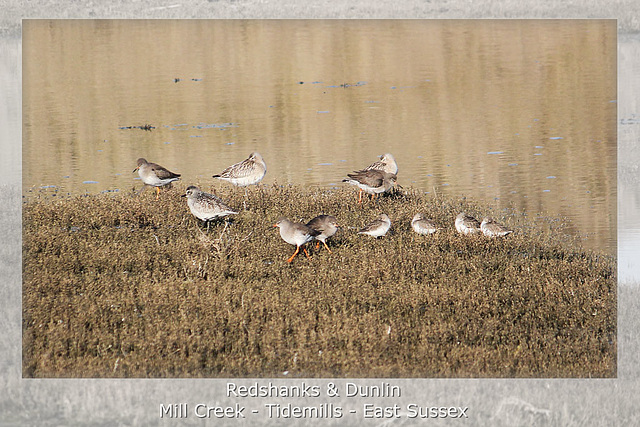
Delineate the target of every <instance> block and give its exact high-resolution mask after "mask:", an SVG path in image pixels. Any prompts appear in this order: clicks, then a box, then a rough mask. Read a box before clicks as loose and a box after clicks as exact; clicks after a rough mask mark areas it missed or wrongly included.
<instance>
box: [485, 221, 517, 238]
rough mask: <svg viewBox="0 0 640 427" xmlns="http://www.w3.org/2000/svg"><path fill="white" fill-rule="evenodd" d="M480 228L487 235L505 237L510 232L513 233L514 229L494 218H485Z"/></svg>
mask: <svg viewBox="0 0 640 427" xmlns="http://www.w3.org/2000/svg"><path fill="white" fill-rule="evenodd" d="M480 229H481V230H482V234H484V235H485V236H487V237H503V236H506V235H507V234H509V233H513V230H509V229H507V228H506V227H504V226H503V225H500V224H498V223H497V222H495V221H494V220H493V218H488V217H487V218H485V219H483V220H482V224H480Z"/></svg>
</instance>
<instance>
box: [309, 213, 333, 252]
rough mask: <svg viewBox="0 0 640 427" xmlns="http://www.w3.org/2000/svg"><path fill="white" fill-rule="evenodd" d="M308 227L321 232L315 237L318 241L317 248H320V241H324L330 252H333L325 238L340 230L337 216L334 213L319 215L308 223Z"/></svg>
mask: <svg viewBox="0 0 640 427" xmlns="http://www.w3.org/2000/svg"><path fill="white" fill-rule="evenodd" d="M307 227H309V228H311V229H313V230H315V231H317V232H318V233H320V234H318V235H317V236H315V239H316V240H317V241H318V244H317V245H316V249H318V247H319V246H320V242H322V244H323V245H324V247H325V248H327V250H328V251H329V253H332V252H331V249H329V246H327V242H326V241H325V240H327V239H328V238H329V237H331V236H333V235H334V234H336V231H338V220H337V219H336V217H334V216H332V215H318V216H317V217H315V218H313V219H312V220H311V221H309V222H308V223H307Z"/></svg>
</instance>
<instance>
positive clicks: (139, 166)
mask: <svg viewBox="0 0 640 427" xmlns="http://www.w3.org/2000/svg"><path fill="white" fill-rule="evenodd" d="M138 169H140V166H138V167H137V168H135V169H134V170H133V172H136V171H137V170H138ZM133 172H131V173H133Z"/></svg>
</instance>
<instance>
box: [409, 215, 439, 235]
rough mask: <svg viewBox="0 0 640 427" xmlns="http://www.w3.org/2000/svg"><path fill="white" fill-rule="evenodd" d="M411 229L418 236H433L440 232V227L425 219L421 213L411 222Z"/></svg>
mask: <svg viewBox="0 0 640 427" xmlns="http://www.w3.org/2000/svg"><path fill="white" fill-rule="evenodd" d="M411 228H413V231H415V232H416V233H418V234H432V233H435V232H436V231H438V230H439V228H438V226H437V225H436V224H435V223H434V222H433V221H431V220H430V219H427V218H425V216H424V215H423V214H421V213H417V214H415V215H414V216H413V219H412V220H411Z"/></svg>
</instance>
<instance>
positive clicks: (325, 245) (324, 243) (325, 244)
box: [322, 242, 333, 254]
mask: <svg viewBox="0 0 640 427" xmlns="http://www.w3.org/2000/svg"><path fill="white" fill-rule="evenodd" d="M322 244H323V245H324V247H325V248H327V250H328V251H329V253H330V254H332V253H333V252H331V249H329V246H327V243H326V242H322Z"/></svg>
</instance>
